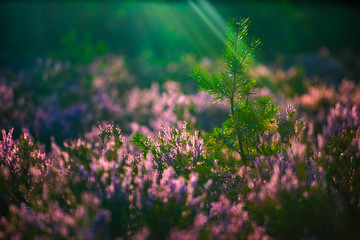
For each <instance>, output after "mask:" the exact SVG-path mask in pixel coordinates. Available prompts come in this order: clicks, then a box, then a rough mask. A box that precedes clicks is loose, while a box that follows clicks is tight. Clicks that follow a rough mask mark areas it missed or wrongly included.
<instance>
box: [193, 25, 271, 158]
mask: <svg viewBox="0 0 360 240" xmlns="http://www.w3.org/2000/svg"><path fill="white" fill-rule="evenodd" d="M229 26H230V29H231V31H230V33H228V35H227V42H226V49H225V52H224V54H223V57H224V60H225V71H223V72H220V73H215V74H210V73H208V72H207V71H206V70H204V69H202V68H201V67H196V68H195V69H194V71H193V74H192V77H193V78H194V79H196V80H197V82H198V84H199V89H200V90H202V91H205V92H207V93H209V94H211V95H212V96H213V98H214V100H215V101H221V102H224V103H225V104H227V105H229V106H230V119H229V120H228V121H226V122H225V123H224V125H223V132H222V134H220V135H221V136H220V135H219V133H220V132H219V130H215V131H214V133H213V134H214V137H215V138H217V140H220V139H221V140H223V141H225V142H226V143H227V147H228V148H229V149H231V150H235V151H236V152H238V153H239V155H240V157H241V159H242V161H243V162H244V163H245V162H247V160H249V159H250V155H251V156H254V155H255V156H256V155H259V153H258V151H257V150H256V146H257V145H258V144H259V141H258V140H257V139H259V137H260V136H261V135H262V134H264V133H265V132H267V131H270V130H271V129H273V127H274V123H275V115H276V114H277V112H278V108H277V107H276V106H275V105H274V104H273V102H272V100H271V98H270V97H267V96H259V95H257V92H256V90H255V88H254V87H255V85H256V80H255V79H251V78H249V77H248V74H247V72H248V70H249V66H250V65H251V64H252V63H253V61H254V57H255V55H256V53H257V52H258V50H259V47H260V45H261V43H260V40H259V39H257V38H252V39H250V40H249V38H248V27H249V19H241V20H238V19H234V20H232V21H230V22H229ZM215 135H216V136H215ZM219 137H220V138H219ZM208 139H211V137H209V138H208Z"/></svg>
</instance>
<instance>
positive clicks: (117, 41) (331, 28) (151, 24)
mask: <svg viewBox="0 0 360 240" xmlns="http://www.w3.org/2000/svg"><path fill="white" fill-rule="evenodd" d="M0 6H1V8H0V23H1V25H0V31H1V35H2V37H1V38H0V51H1V55H0V56H1V64H2V65H4V64H5V65H6V64H7V65H13V66H21V65H24V64H32V63H33V60H34V59H35V58H36V57H38V56H51V57H53V58H56V59H65V60H71V61H73V62H74V63H88V62H90V61H92V60H93V58H94V57H96V56H98V55H103V54H107V53H116V54H122V55H124V56H125V57H126V58H127V59H129V58H135V57H139V56H142V55H146V56H151V57H153V58H154V59H156V60H159V61H161V62H166V61H169V60H177V59H178V58H179V56H181V55H183V54H184V53H193V54H195V55H196V56H197V57H203V56H209V57H219V56H220V54H221V53H222V49H223V39H224V33H225V32H226V24H225V20H226V19H228V18H231V17H234V16H241V17H249V18H250V19H251V22H252V25H251V28H250V32H251V34H252V35H254V36H258V37H259V38H260V39H261V40H262V41H263V43H264V47H263V50H264V56H263V57H264V58H266V57H270V56H272V55H273V54H275V53H286V54H297V53H304V52H310V51H316V50H318V49H319V48H321V47H322V46H326V47H327V48H328V49H329V50H330V52H331V53H334V54H346V53H345V52H351V53H356V54H357V53H358V52H359V50H360V48H359V44H358V40H359V29H360V21H359V8H358V6H357V5H350V4H348V3H346V2H342V1H339V2H331V3H325V2H318V3H317V4H315V3H311V2H297V1H269V2H256V3H251V2H250V1H248V2H247V1H234V2H233V1H205V0H203V1H169V2H168V1H149V2H147V1H125V2H121V3H118V2H116V1H105V2H100V1H99V2H98V1H48V2H46V1H29V2H26V1H24V2H22V1H15V2H4V3H1V5H0Z"/></svg>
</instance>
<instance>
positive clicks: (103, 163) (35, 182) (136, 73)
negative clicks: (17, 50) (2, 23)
mask: <svg viewBox="0 0 360 240" xmlns="http://www.w3.org/2000/svg"><path fill="white" fill-rule="evenodd" d="M202 3H203V4H205V3H207V1H203V2H202ZM96 4H97V3H92V4H89V5H86V8H85V10H86V11H85V12H86V14H88V15H89V16H90V17H89V16H88V15H86V14H85V15H84V16H83V18H84V19H85V20H86V19H92V17H91V16H92V15H91V14H95V11H93V10H92V9H96V6H93V5H96ZM135 4H140V3H135ZM140 5H141V4H140ZM190 5H191V4H190ZM4 6H5V5H3V7H4ZM141 6H142V8H140V9H141V11H143V12H145V13H146V12H148V14H149V15H146V14H145V15H146V16H148V17H149V19H152V18H151V15H150V13H149V12H153V11H155V10H156V11H159V12H158V15H157V16H158V18H159V19H160V18H161V16H162V15H161V14H160V13H164V16H166V17H168V15H166V14H168V12H166V11H167V10H169V9H173V10H174V9H181V7H184V6H183V5H181V6H177V5H176V4H175V5H171V6H166V5H161V6H160V7H159V8H157V7H158V6H156V4H154V5H151V4H150V6H148V5H146V4H144V6H143V5H141ZM186 6H187V5H186ZM204 6H207V7H208V9H209V6H211V5H206V4H205V5H201V4H199V6H192V7H193V9H201V7H204ZM11 7H14V6H13V5H11V4H8V5H6V6H5V7H4V8H3V9H5V8H8V9H10V8H11ZM23 7H24V6H23ZM25 7H26V6H25ZM25 7H24V8H25ZM33 7H34V9H35V10H36V9H39V8H38V7H39V6H36V4H35V5H33ZM47 7H48V8H49V9H52V8H53V7H54V6H52V5H51V4H50V5H47ZM63 7H64V8H66V9H65V10H66V11H69V9H70V10H71V9H72V7H73V6H71V5H64V6H63ZM106 7H108V8H110V7H109V6H108V5H106ZM146 7H149V9H148V8H146ZM196 7H198V8H196ZM247 7H248V8H250V13H256V11H255V10H254V9H258V6H257V5H256V4H255V5H248V6H247ZM272 7H273V8H274V9H276V6H272ZM164 8H165V10H164ZM122 9H126V12H125V13H124V12H121V11H119V12H117V14H118V15H116V14H115V13H112V15H111V16H110V17H108V18H111V17H113V18H115V19H117V18H120V19H125V17H123V16H124V14H125V15H126V14H127V15H126V16H130V20H131V21H134V19H136V17H135V12H136V11H135V10H134V5H132V3H130V2H129V3H127V5H125V6H123V8H122ZM184 9H185V10H186V9H187V8H185V7H184ZM205 9H206V8H205ZM296 9H297V11H298V12H301V11H302V8H301V7H300V8H296ZM331 9H332V8H331ZM344 9H345V8H344ZM344 9H341V10H340V11H344V12H346V11H345V10H344ZM65 10H62V11H64V12H66V11H65ZM150 10H151V11H150ZM160 10H161V11H160ZM185 10H184V11H185ZM39 11H40V10H39ZM112 11H114V12H116V11H115V10H114V9H113V10H112ZM162 11H163V12H162ZM186 11H187V10H186ZM186 11H185V12H186ZM198 11H199V10H198ZM243 11H245V10H243ZM314 11H315V10H314ZM332 11H335V10H334V9H332ZM129 12H130V13H129ZM195 12H196V11H195ZM335 12H336V11H335ZM350 12H351V11H350ZM96 14H97V13H96ZM96 14H95V15H96ZM311 14H313V13H311ZM326 14H327V13H324V15H326ZM341 14H342V13H341ZM250 15H251V14H250ZM255 15H256V14H255ZM289 15H290V13H289ZM25 16H26V15H25ZM86 16H87V17H86ZM265 16H266V15H265ZM296 16H297V15H296ZM3 17H4V16H3ZM194 17H195V16H192V15H191V17H190V18H194ZM349 18H350V17H349ZM126 19H127V18H126ZM294 19H295V18H294ZM130 20H129V21H130ZM250 20H254V21H255V24H254V25H255V26H254V25H253V24H250V25H248V22H246V20H238V19H236V20H234V21H233V22H232V23H229V26H230V27H229V28H225V30H226V32H227V33H228V35H226V33H225V30H224V32H222V30H221V31H220V30H219V31H218V32H216V31H215V33H212V34H213V35H214V34H215V35H216V36H218V35H219V34H222V36H223V38H224V39H227V42H226V43H227V44H224V43H222V42H221V41H220V40H221V38H220V40H219V38H212V39H210V40H209V41H212V42H211V43H214V49H215V50H214V49H212V50H211V51H212V52H214V53H212V52H206V51H207V50H206V49H208V48H207V47H206V48H205V47H204V45H202V47H203V48H201V47H199V48H197V50H198V52H196V51H195V52H192V50H194V49H192V48H191V46H192V45H191V44H190V43H188V44H189V45H184V46H185V50H184V51H182V52H180V53H173V55H171V54H169V52H171V49H172V45H171V44H169V42H170V43H171V42H175V43H176V44H178V42H181V41H182V40H181V36H180V35H181V34H179V33H178V34H179V36H178V35H176V34H175V36H172V35H171V34H169V33H168V32H167V30H168V28H171V24H170V23H165V24H164V25H161V24H160V23H157V24H159V25H156V24H155V25H152V27H153V29H150V30H147V31H155V32H156V31H159V32H160V33H162V34H164V36H160V37H163V38H164V39H165V40H166V37H168V36H170V35H171V37H169V38H170V39H168V41H166V44H165V43H164V44H165V45H164V48H165V50H163V52H161V51H160V52H158V51H157V50H156V48H153V47H154V46H152V48H150V50H149V51H147V52H146V51H144V52H143V51H140V50H139V49H138V50H136V47H135V46H133V45H126V44H127V41H129V42H131V41H130V40H123V44H124V45H126V46H128V48H126V49H127V51H129V52H132V51H139V52H140V53H139V54H138V55H135V53H132V54H134V55H132V54H130V55H129V54H128V53H127V52H126V51H124V52H121V51H119V52H116V51H115V50H114V49H112V46H113V45H111V44H112V43H111V42H110V43H109V42H108V41H106V39H105V42H107V46H108V47H107V48H106V47H104V46H105V45H106V44H102V43H101V42H100V43H99V42H98V43H96V44H95V45H91V44H90V45H89V48H90V49H91V51H87V50H85V49H83V47H84V45H86V41H87V40H86V39H85V40H84V41H82V42H81V41H80V42H79V41H78V40H77V39H76V36H78V35H77V33H79V31H81V30H79V29H78V28H74V29H75V30H74V29H72V30H71V29H70V30H69V34H68V36H67V38H66V37H65V38H64V39H65V40H64V41H65V42H64V41H63V43H64V46H63V48H62V49H61V51H60V50H58V51H55V50H53V49H51V50H49V51H48V52H45V50H43V49H41V47H40V45H39V46H38V45H36V46H35V45H34V46H33V49H36V51H38V52H41V51H43V52H42V54H43V55H41V54H40V55H41V56H37V57H35V58H30V59H31V60H28V59H27V58H26V57H24V58H22V60H21V61H20V60H19V59H18V58H17V57H14V56H17V55H16V54H14V55H13V52H12V53H11V51H10V50H9V51H8V52H7V51H4V50H3V49H0V50H2V51H0V52H1V54H0V60H1V61H0V62H1V65H0V130H1V135H0V239H357V238H358V237H359V236H360V129H359V126H360V109H359V107H360V83H359V76H360V75H359V72H360V68H359V62H360V57H359V56H360V55H358V54H357V52H356V51H347V50H346V49H345V50H341V48H335V47H334V46H335V45H336V44H333V43H332V42H329V46H321V47H319V48H313V49H311V50H309V51H306V52H305V53H304V52H302V53H301V52H299V49H302V48H304V47H307V46H310V41H306V40H304V41H303V42H302V43H299V42H300V41H299V42H295V43H294V44H295V46H294V45H291V44H290V43H291V42H292V41H295V40H296V39H295V38H296V34H295V36H294V35H293V34H292V33H288V34H289V35H290V36H291V39H287V43H286V44H287V45H285V46H283V47H284V48H285V53H274V52H272V51H277V50H279V48H281V44H280V43H276V44H275V43H274V42H275V40H272V41H271V40H270V43H266V42H265V40H266V39H267V38H266V37H265V40H263V39H261V40H262V41H263V45H264V46H263V48H262V49H259V50H257V48H256V47H257V42H256V40H254V42H253V41H251V38H249V41H247V37H248V35H247V31H246V29H248V28H249V33H250V34H249V35H250V36H252V34H253V33H254V30H251V29H253V28H255V27H256V26H257V24H259V22H257V24H256V19H252V18H251V19H250ZM295 20H296V19H295ZM295 20H293V21H294V22H292V24H293V25H292V26H295V25H296V24H299V22H297V21H295ZM34 21H38V20H36V19H35V20H34ZM123 21H125V20H123ZM126 21H127V20H126ZM137 21H140V20H137ZM184 21H185V22H186V21H191V19H190V20H189V19H188V20H184ZM110 22H111V21H110ZM16 24H17V23H15V25H16ZM74 24H75V25H76V23H74ZM136 24H139V22H136V21H135V24H134V25H136ZM187 24H189V22H187ZM356 24H358V22H356ZM55 25H56V23H55ZM157 26H161V27H163V28H164V29H162V30H161V31H160V30H159V29H158V28H157ZM185 26H187V27H189V25H185ZM301 26H303V25H301ZM99 28H100V27H99ZM108 28H111V27H109V26H108ZM304 28H306V27H304ZM96 29H97V27H96ZM220 29H222V28H220ZM244 29H245V30H244ZM210 30H211V28H210ZM210 30H208V31H210ZM260 30H261V28H260ZM260 30H256V31H260ZM310 30H311V29H310ZM312 30H313V29H312ZM162 31H163V32H162ZM204 31H205V30H204ZM264 31H265V30H264ZM341 31H345V30H344V29H343V30H341ZM71 32H72V33H71ZM126 32H127V33H129V34H130V32H131V31H130V30H128V29H126ZM164 32H165V33H164ZM310 32H311V31H310ZM324 32H326V30H324ZM71 34H73V35H71ZM144 34H145V33H144ZM203 34H205V33H203ZM90 35H91V32H90ZM200 35H201V34H200ZM205 35H206V34H205ZM213 35H212V36H213ZM325 35H326V34H325ZM71 36H72V37H71ZM195 36H197V35H195ZM265 36H267V35H266V34H265ZM311 36H312V35H311ZM308 37H310V35H309V36H308ZM34 38H35V37H34ZM66 39H68V41H67V42H66ZM126 39H127V38H126ZM195 39H196V40H198V41H200V42H202V41H204V39H203V38H200V37H199V36H197V38H196V37H195ZM285 39H286V37H285ZM165 40H163V41H165ZM2 41H4V42H2V43H3V46H5V45H6V44H10V42H6V41H7V40H6V39H5V40H2ZM18 41H20V42H21V40H18ZM54 41H55V40H54ZM89 41H90V40H89ZM152 41H153V42H152V43H154V44H155V45H156V46H157V47H159V46H161V43H162V42H161V41H160V42H157V41H156V39H152ZM219 41H220V42H219ZM352 41H353V40H352ZM155 42H156V43H155ZM175 43H174V45H176V44H175ZM272 43H274V45H271V44H272ZM12 44H14V45H13V46H14V47H16V45H17V44H18V42H16V41H15V42H14V43H12ZM49 44H50V43H49ZM208 44H209V43H208ZM254 44H255V45H256V46H255V45H254ZM266 44H267V45H266ZM296 44H297V45H296ZM200 45H201V44H200ZM8 46H10V45H8ZM176 46H178V45H176ZM266 46H267V47H266ZM269 46H270V47H269ZM142 47H144V46H142ZM271 47H273V49H272V48H271ZM50 48H51V47H49V49H50ZM224 48H226V50H225V51H224V50H223V49H224ZM54 49H55V48H54ZM248 49H250V50H248ZM274 49H275V50H274ZM72 50H73V51H72ZM204 51H205V52H206V53H208V55H206V56H205V55H204ZM252 51H253V52H254V54H252ZM248 52H251V59H250V58H249V59H248V58H247V54H248ZM262 52H263V55H262ZM85 53H87V54H85ZM256 53H257V55H256ZM211 54H213V55H211ZM220 54H223V57H220V56H219V55H220ZM25 55H26V54H25ZM170 55H171V56H170ZM4 56H5V57H4ZM8 56H11V57H8ZM26 56H29V55H26ZM80 56H81V57H80ZM4 59H5V60H4ZM24 59H26V60H24ZM160 59H161V60H160ZM4 62H5V63H4ZM221 71H223V72H221ZM229 83H231V84H229ZM231 86H232V88H231ZM236 86H237V88H236Z"/></svg>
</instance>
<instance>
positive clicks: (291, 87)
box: [0, 0, 360, 143]
mask: <svg viewBox="0 0 360 240" xmlns="http://www.w3.org/2000/svg"><path fill="white" fill-rule="evenodd" d="M232 17H249V18H250V20H251V25H250V35H251V36H256V37H259V38H260V39H261V40H262V42H263V47H262V51H261V53H260V54H259V56H258V58H257V66H266V67H265V77H264V76H263V75H264V74H263V72H264V67H263V68H258V70H256V71H255V73H258V74H257V76H258V77H257V80H258V84H259V86H260V87H267V88H268V89H269V90H270V92H271V93H274V94H277V95H284V97H286V98H293V97H295V96H297V95H300V94H303V93H305V92H306V91H307V88H308V87H309V85H313V84H325V85H333V86H335V87H336V86H338V84H339V83H340V82H341V80H342V79H344V78H347V79H350V80H353V81H355V82H359V76H360V74H359V73H360V47H359V44H358V42H359V29H360V20H359V7H358V5H353V4H350V2H346V1H333V2H325V1H319V2H317V3H316V4H315V3H312V2H311V1H306V2H300V1H276V0H273V1H260V2H253V1H206V0H199V1H123V2H117V1H104V2H100V1H29V2H27V1H11V2H10V1H5V2H1V3H0V32H1V37H0V102H1V104H2V106H0V128H5V129H6V128H11V127H15V135H16V134H18V133H20V129H21V128H22V127H26V128H29V129H30V132H31V133H32V134H33V135H34V136H37V137H39V139H40V140H41V141H45V142H47V143H49V141H50V140H49V139H50V136H56V139H57V140H58V142H62V140H63V139H66V138H74V137H77V136H78V134H80V133H83V132H84V131H87V130H89V129H90V128H91V126H93V125H96V124H97V122H100V121H114V122H115V123H119V124H121V125H122V126H123V129H124V131H126V130H128V131H129V132H130V129H129V127H127V126H128V125H129V124H130V123H132V122H137V123H140V124H144V125H146V124H147V123H148V122H149V119H148V118H149V116H148V115H149V114H152V112H151V110H149V113H147V112H146V111H145V112H146V114H143V115H139V112H141V111H142V110H141V109H143V108H144V106H141V107H139V106H137V107H134V109H132V110H131V111H132V112H129V111H130V110H128V109H129V107H128V106H129V103H130V102H131V99H134V98H141V97H142V94H143V92H141V91H140V90H139V91H140V92H139V91H138V90H136V91H138V94H137V95H136V94H134V91H132V90H133V89H144V91H145V90H146V89H148V88H150V87H151V86H152V88H151V89H153V90H151V91H154V92H156V89H157V86H155V85H153V84H158V86H160V88H159V91H160V92H162V91H167V90H166V89H167V87H166V86H165V85H164V83H166V82H168V81H169V80H172V81H175V82H177V83H178V84H179V86H180V88H181V91H182V92H184V93H185V94H195V93H196V92H197V89H196V83H195V82H194V81H193V80H192V79H191V78H190V77H189V73H191V70H192V68H193V67H194V66H195V65H197V64H199V63H200V64H201V65H203V66H205V67H207V68H208V70H209V71H218V70H219V69H221V67H222V65H221V54H222V52H223V48H224V40H225V38H226V32H227V31H228V29H227V25H226V20H227V19H230V18H232ZM269 74H270V75H271V76H270V77H269ZM279 79H280V80H279ZM136 91H135V92H136ZM160 92H159V93H156V94H158V95H157V96H158V97H159V98H160V97H161V95H160ZM154 99H155V97H154V98H153V100H154ZM149 101H150V100H149ZM154 102H156V101H155V100H154ZM164 111H166V109H164ZM181 114H183V113H181ZM181 114H180V115H181ZM211 114H212V115H211ZM211 114H210V115H211V116H212V117H211V118H210V117H209V113H207V115H204V116H202V119H204V120H203V122H204V123H205V122H209V121H210V122H211V120H209V119H212V118H214V117H216V116H219V114H216V113H211ZM225 117H226V115H225ZM199 119H201V116H200V117H199V118H198V120H199ZM223 119H224V117H223V118H220V119H219V120H217V121H216V120H215V121H214V122H213V123H212V122H211V123H210V124H207V125H206V126H205V125H204V124H203V125H201V126H198V128H204V129H205V130H207V131H210V130H211V127H213V126H219V124H221V122H222V120H223ZM154 121H155V120H154ZM153 130H154V129H153Z"/></svg>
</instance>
